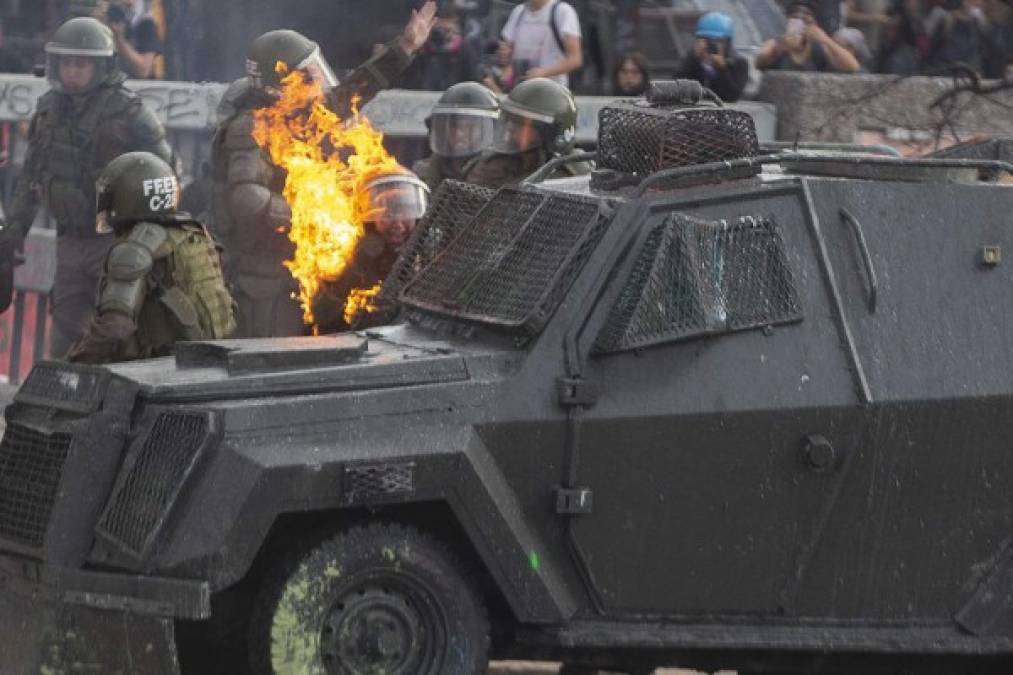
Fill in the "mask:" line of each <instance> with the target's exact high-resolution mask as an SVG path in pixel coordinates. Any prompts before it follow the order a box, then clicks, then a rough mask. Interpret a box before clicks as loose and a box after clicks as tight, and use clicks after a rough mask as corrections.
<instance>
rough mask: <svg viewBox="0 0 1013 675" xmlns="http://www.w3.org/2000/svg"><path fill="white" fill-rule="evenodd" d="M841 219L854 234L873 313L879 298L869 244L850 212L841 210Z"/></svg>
mask: <svg viewBox="0 0 1013 675" xmlns="http://www.w3.org/2000/svg"><path fill="white" fill-rule="evenodd" d="M841 219H842V220H843V221H844V223H845V224H846V225H849V226H850V227H851V231H852V232H854V234H855V239H856V240H857V241H858V249H859V251H860V252H861V254H862V263H863V264H864V265H865V276H866V278H867V279H868V282H869V298H868V302H867V304H868V307H869V312H870V313H873V312H875V311H876V301H877V300H878V298H879V282H878V281H877V280H876V268H875V267H874V266H873V264H872V256H871V255H870V254H869V244H868V243H866V241H865V233H864V232H863V231H862V224H861V223H860V222H858V219H857V218H855V217H854V216H853V215H851V212H850V211H848V210H847V209H844V208H842V209H841Z"/></svg>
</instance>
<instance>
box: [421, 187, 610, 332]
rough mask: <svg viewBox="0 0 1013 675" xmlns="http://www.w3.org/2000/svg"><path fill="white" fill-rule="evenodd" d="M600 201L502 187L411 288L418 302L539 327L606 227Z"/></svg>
mask: <svg viewBox="0 0 1013 675" xmlns="http://www.w3.org/2000/svg"><path fill="white" fill-rule="evenodd" d="M601 221H602V218H601V217H600V216H599V210H598V204H597V202H594V201H591V200H584V199H580V198H575V197H572V196H562V195H546V194H542V193H538V192H525V191H520V190H512V189H503V190H500V191H499V192H498V193H497V194H496V196H495V197H494V198H493V199H492V200H491V201H490V202H489V203H488V204H487V205H486V206H485V208H483V209H482V210H481V211H480V212H479V214H478V215H477V216H476V217H475V219H474V221H473V222H472V224H471V225H470V226H468V227H467V228H466V229H465V230H464V231H463V232H462V233H461V235H460V236H459V237H458V238H457V239H456V240H454V242H453V243H452V244H450V246H449V247H448V248H447V249H446V251H444V252H443V254H442V255H440V257H439V258H438V259H437V260H436V261H435V262H434V263H433V264H432V265H430V266H429V267H427V268H426V269H425V270H423V271H422V272H421V273H420V274H419V275H418V277H416V279H415V280H414V281H413V282H412V283H411V284H410V285H409V286H408V288H407V289H406V290H405V292H404V294H403V296H402V299H403V300H404V301H405V302H406V303H408V304H410V305H413V306H415V307H419V308H421V309H430V310H434V311H438V312H440V313H444V314H447V313H449V314H451V315H453V316H456V317H460V318H467V319H473V320H476V321H482V322H484V323H492V324H497V325H503V326H514V327H516V326H525V327H526V328H527V329H528V330H531V331H534V330H537V329H538V328H540V326H541V323H542V322H543V321H544V320H545V318H546V317H547V316H548V315H549V314H551V312H552V311H553V310H554V309H555V306H556V304H558V301H559V299H560V298H561V295H562V293H564V292H565V290H566V287H568V286H569V283H570V282H572V281H573V278H574V277H575V276H576V274H577V272H579V270H580V269H581V267H582V266H583V264H584V262H585V261H586V259H587V256H588V255H590V252H591V251H592V250H594V247H595V246H596V245H597V243H598V240H599V239H600V237H601V235H602V234H603V233H604V230H605V227H606V226H607V224H608V223H607V222H604V223H603V222H601Z"/></svg>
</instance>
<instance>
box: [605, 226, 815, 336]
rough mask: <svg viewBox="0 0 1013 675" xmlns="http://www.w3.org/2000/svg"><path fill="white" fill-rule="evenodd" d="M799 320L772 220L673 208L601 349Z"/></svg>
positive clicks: (643, 255)
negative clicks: (701, 216) (703, 215)
mask: <svg viewBox="0 0 1013 675" xmlns="http://www.w3.org/2000/svg"><path fill="white" fill-rule="evenodd" d="M801 318H802V312H801V307H800V305H799V301H798V293H797V291H796V290H795V282H794V278H793V276H792V273H791V269H790V268H789V266H788V263H787V259H786V257H785V253H784V243H783V242H782V240H781V236H780V234H779V232H778V230H777V225H776V223H775V222H774V220H773V219H772V218H752V217H747V218H742V219H740V220H738V221H735V222H732V223H729V222H727V221H723V220H722V221H716V222H709V221H702V220H698V219H696V218H691V217H689V216H684V215H681V214H673V215H671V216H669V217H668V218H667V219H666V220H665V221H664V222H663V223H661V224H660V225H658V226H657V227H656V228H655V229H654V230H653V231H652V232H651V233H650V235H649V236H648V238H647V240H646V241H645V243H644V246H643V248H642V249H641V251H640V253H639V255H638V257H637V259H636V262H635V263H634V267H633V270H632V272H631V274H630V277H629V279H628V280H627V281H626V285H625V286H624V288H623V290H622V292H621V293H620V295H619V298H618V299H617V301H616V303H615V306H614V307H613V309H612V312H611V314H610V315H609V318H608V320H607V322H606V324H605V327H604V328H603V329H602V331H601V333H600V334H599V335H598V338H597V340H596V342H595V351H596V352H597V353H607V352H617V351H623V350H627V349H636V348H639V347H646V346H650V345H654V344H659V343H663V342H670V341H673V340H679V339H684V338H688V337H693V336H698V335H706V334H712V333H724V332H731V331H737V330H743V329H746V328H755V327H758V326H768V325H774V324H780V323H789V322H793V321H798V320H800V319H801Z"/></svg>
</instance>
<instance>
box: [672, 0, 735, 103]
mask: <svg viewBox="0 0 1013 675" xmlns="http://www.w3.org/2000/svg"><path fill="white" fill-rule="evenodd" d="M734 33H735V22H733V21H732V18H731V17H730V16H728V15H727V14H722V13H721V12H707V13H706V14H704V15H703V16H702V17H700V20H699V21H698V22H697V24H696V41H695V42H694V43H693V51H692V52H690V53H689V54H687V55H686V57H685V58H684V59H683V62H682V67H681V68H680V69H679V73H678V76H679V77H681V78H685V79H689V80H696V81H698V82H699V83H700V84H702V85H703V86H705V87H707V88H708V89H710V90H711V91H713V92H714V93H715V94H717V95H718V96H720V97H721V100H723V101H737V100H739V97H740V96H742V90H743V89H745V88H746V83H747V82H748V81H749V61H747V60H746V59H745V57H742V56H739V55H738V54H737V53H736V52H735V49H734V48H733V47H732V36H733V35H734Z"/></svg>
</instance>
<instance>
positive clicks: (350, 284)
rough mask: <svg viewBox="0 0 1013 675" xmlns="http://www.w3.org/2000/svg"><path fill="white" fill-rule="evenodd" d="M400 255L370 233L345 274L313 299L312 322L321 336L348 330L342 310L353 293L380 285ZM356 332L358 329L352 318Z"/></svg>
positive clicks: (327, 285)
mask: <svg viewBox="0 0 1013 675" xmlns="http://www.w3.org/2000/svg"><path fill="white" fill-rule="evenodd" d="M398 253H399V251H398V250H397V249H395V248H394V247H393V246H391V245H390V244H388V243H387V242H386V241H385V240H384V239H383V237H381V236H380V235H379V234H378V233H377V232H376V231H375V230H373V229H369V230H368V231H367V232H366V234H365V235H363V237H362V239H360V240H359V242H358V244H356V247H355V254H354V255H353V257H352V261H351V263H349V265H348V267H346V268H345V273H344V274H342V275H341V277H340V278H338V279H336V280H334V281H328V282H325V283H323V284H322V285H321V287H320V292H319V293H318V294H317V296H316V298H314V299H313V318H314V321H315V324H316V326H317V327H318V329H319V330H320V332H321V333H335V332H339V331H345V330H348V329H349V328H351V326H350V325H349V323H348V322H347V321H345V306H346V304H347V302H348V298H349V296H350V295H351V293H352V291H353V290H370V289H372V288H374V287H375V286H376V285H377V284H380V283H382V282H383V280H384V279H386V278H387V275H388V274H390V271H391V269H393V267H394V263H395V262H396V261H397V257H398ZM353 322H355V323H356V324H357V325H356V327H357V328H362V327H364V326H362V325H359V324H358V322H356V321H355V319H354V318H353Z"/></svg>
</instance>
